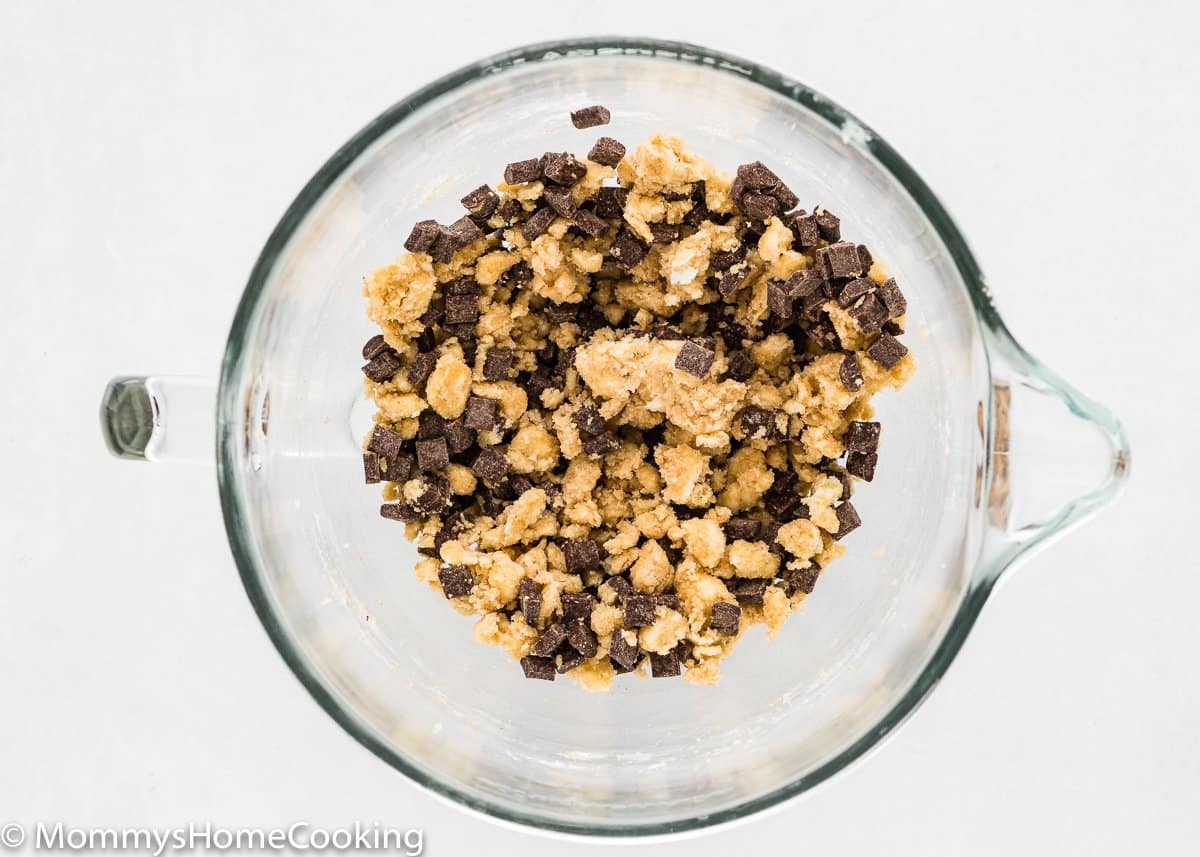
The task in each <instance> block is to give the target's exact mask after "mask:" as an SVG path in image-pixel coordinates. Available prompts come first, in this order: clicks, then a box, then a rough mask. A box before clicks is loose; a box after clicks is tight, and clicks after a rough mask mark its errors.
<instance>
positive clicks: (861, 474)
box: [846, 452, 879, 482]
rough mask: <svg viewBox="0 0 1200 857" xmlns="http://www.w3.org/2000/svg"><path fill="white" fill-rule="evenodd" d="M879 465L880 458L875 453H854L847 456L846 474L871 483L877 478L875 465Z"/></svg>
mask: <svg viewBox="0 0 1200 857" xmlns="http://www.w3.org/2000/svg"><path fill="white" fill-rule="evenodd" d="M878 463H879V456H878V455H877V454H876V453H874V452H852V453H850V454H849V455H848V456H846V472H847V473H849V474H850V475H851V476H857V477H858V478H859V479H861V480H863V481H864V482H870V481H871V480H872V479H874V478H875V465H876V464H878Z"/></svg>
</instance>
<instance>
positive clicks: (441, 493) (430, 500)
mask: <svg viewBox="0 0 1200 857" xmlns="http://www.w3.org/2000/svg"><path fill="white" fill-rule="evenodd" d="M422 482H423V483H424V486H425V490H424V491H422V492H421V496H420V497H418V498H417V499H416V500H414V501H413V507H414V508H415V509H416V510H417V511H418V512H424V513H425V514H427V515H428V514H433V513H435V512H441V511H442V510H444V509H445V508H446V507H447V506H449V505H450V481H449V480H448V479H447V478H446V477H445V476H443V475H442V474H440V473H427V474H426V475H425V478H424V479H423V480H422Z"/></svg>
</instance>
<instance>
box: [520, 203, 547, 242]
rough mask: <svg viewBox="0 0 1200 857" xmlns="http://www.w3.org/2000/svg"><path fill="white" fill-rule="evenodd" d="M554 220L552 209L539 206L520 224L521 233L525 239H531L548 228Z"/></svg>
mask: <svg viewBox="0 0 1200 857" xmlns="http://www.w3.org/2000/svg"><path fill="white" fill-rule="evenodd" d="M553 222H554V209H552V208H539V209H538V210H537V211H535V212H534V213H533V214H532V215H530V217H529V219H528V220H526V221H525V222H524V223H522V224H521V235H522V236H524V238H525V240H526V241H532V240H533V239H535V238H537V237H538V236H539V235H541V234H542V233H543V232H545V231H546V230H547V229H549V228H550V224H551V223H553Z"/></svg>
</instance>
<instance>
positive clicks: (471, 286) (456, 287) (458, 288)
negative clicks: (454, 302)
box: [442, 277, 483, 295]
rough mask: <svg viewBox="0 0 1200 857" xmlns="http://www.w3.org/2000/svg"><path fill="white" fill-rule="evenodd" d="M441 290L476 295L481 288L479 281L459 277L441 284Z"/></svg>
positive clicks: (447, 292) (450, 293) (454, 293)
mask: <svg viewBox="0 0 1200 857" xmlns="http://www.w3.org/2000/svg"><path fill="white" fill-rule="evenodd" d="M442 291H443V292H445V293H446V294H448V295H478V294H480V293H481V292H482V291H483V289H482V288H481V287H480V285H479V283H477V282H475V281H474V280H472V279H471V278H470V277H459V278H458V279H455V280H451V281H450V282H448V283H445V284H444V285H443V286H442Z"/></svg>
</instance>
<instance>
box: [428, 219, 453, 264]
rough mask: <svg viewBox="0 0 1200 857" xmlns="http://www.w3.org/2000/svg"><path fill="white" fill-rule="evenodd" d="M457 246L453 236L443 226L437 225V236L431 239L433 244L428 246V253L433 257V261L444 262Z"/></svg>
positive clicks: (447, 260) (448, 259)
mask: <svg viewBox="0 0 1200 857" xmlns="http://www.w3.org/2000/svg"><path fill="white" fill-rule="evenodd" d="M458 247H459V245H458V243H457V242H456V241H455V239H454V236H453V235H451V234H450V231H449V230H448V229H446V228H445V227H442V226H439V227H438V234H437V238H435V239H434V240H433V244H431V245H430V246H429V255H430V256H432V257H433V261H435V262H441V263H442V264H445V263H446V262H449V261H450V258H451V257H452V256H453V255H454V251H455V250H457V249H458Z"/></svg>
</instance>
